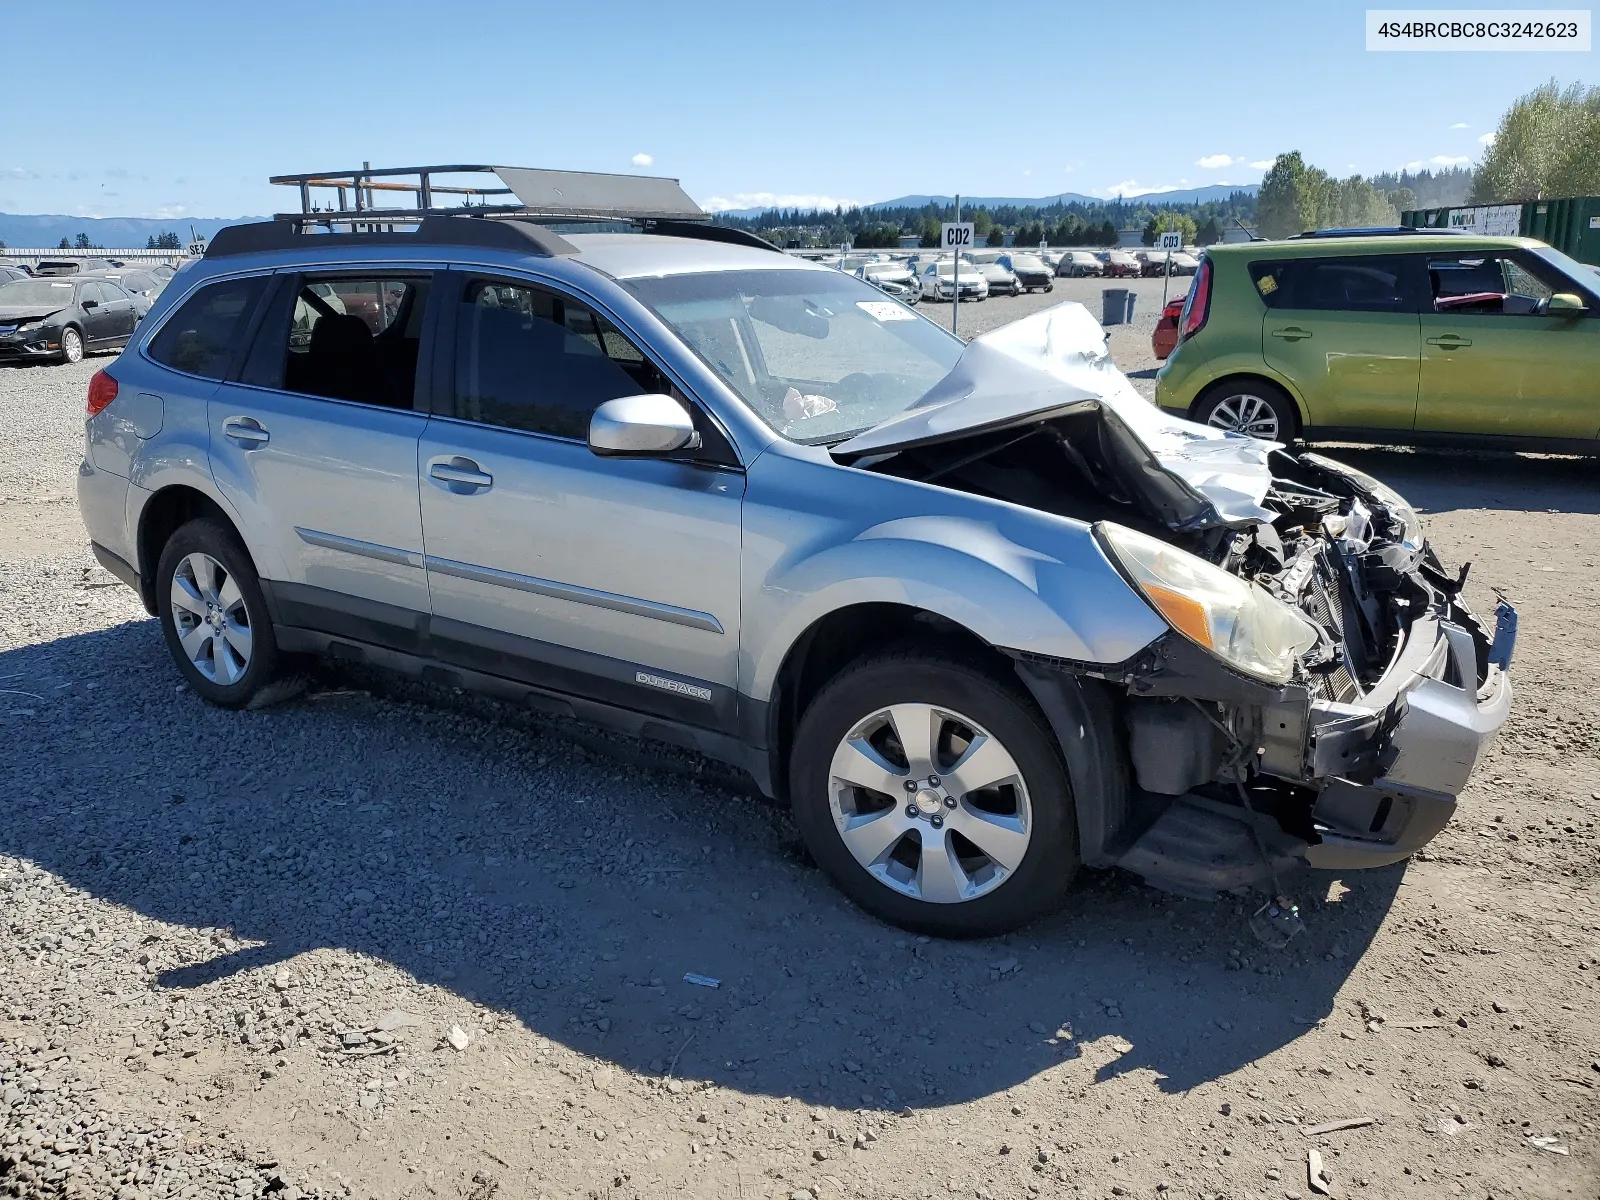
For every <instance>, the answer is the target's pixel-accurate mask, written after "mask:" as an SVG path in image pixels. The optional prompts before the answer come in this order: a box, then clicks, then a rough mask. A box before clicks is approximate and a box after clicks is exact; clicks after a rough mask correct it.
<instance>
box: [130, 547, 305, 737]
mask: <svg viewBox="0 0 1600 1200" xmlns="http://www.w3.org/2000/svg"><path fill="white" fill-rule="evenodd" d="M208 562H209V563H210V564H211V565H210V566H209V567H207V566H206V565H205V564H206V563H208ZM208 576H209V577H208ZM177 597H182V598H184V599H183V603H178V601H177V599H176V598H177ZM156 610H157V613H158V615H159V616H160V618H161V632H162V634H163V636H165V638H166V640H167V650H168V651H169V652H170V653H171V654H172V659H173V661H174V662H176V663H177V664H178V671H179V673H180V674H181V675H182V676H183V678H184V682H185V683H187V684H188V685H189V686H190V687H191V688H193V689H194V690H195V692H196V694H198V695H199V696H200V697H202V698H203V699H206V700H209V701H210V702H211V703H213V704H217V705H220V706H221V707H223V708H243V707H244V706H245V705H247V704H249V703H250V701H251V700H253V699H254V698H255V697H256V696H257V694H258V693H260V692H261V691H262V690H263V689H264V688H266V686H267V685H268V684H270V683H271V682H272V681H273V679H274V678H275V677H276V675H277V671H278V665H279V654H278V643H277V639H276V638H275V637H274V636H273V632H272V621H271V620H270V618H269V617H268V616H267V602H266V598H265V597H264V596H263V595H262V594H261V583H260V581H259V579H258V578H257V576H256V570H255V566H254V564H253V563H252V562H251V561H250V555H249V553H248V552H247V551H246V550H245V548H244V546H242V545H241V544H240V542H239V539H238V538H237V536H235V534H234V533H233V531H232V530H230V529H228V528H226V527H225V526H223V525H221V524H219V523H217V522H216V521H213V520H209V519H206V518H201V519H199V520H194V521H190V522H189V523H188V524H186V525H183V526H181V527H180V528H179V529H178V531H177V532H176V533H174V534H173V535H172V536H171V537H170V538H169V539H167V544H166V546H164V547H163V548H162V551H161V559H160V563H159V564H158V565H157V567H156ZM186 638H187V639H188V640H187V642H186V640H185V639H186ZM191 651H193V653H191Z"/></svg>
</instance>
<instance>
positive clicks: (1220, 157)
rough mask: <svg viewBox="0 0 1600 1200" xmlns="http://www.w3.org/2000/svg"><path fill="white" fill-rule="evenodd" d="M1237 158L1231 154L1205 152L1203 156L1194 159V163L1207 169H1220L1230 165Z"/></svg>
mask: <svg viewBox="0 0 1600 1200" xmlns="http://www.w3.org/2000/svg"><path fill="white" fill-rule="evenodd" d="M1237 161H1239V160H1237V159H1235V158H1234V157H1233V155H1231V154H1207V155H1206V156H1205V157H1204V158H1197V159H1195V160H1194V165H1195V166H1197V167H1204V168H1205V169H1206V170H1207V171H1220V170H1221V169H1222V168H1223V167H1228V166H1232V165H1233V164H1234V163H1235V162H1237Z"/></svg>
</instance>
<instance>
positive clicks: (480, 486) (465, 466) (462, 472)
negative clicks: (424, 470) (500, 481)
mask: <svg viewBox="0 0 1600 1200" xmlns="http://www.w3.org/2000/svg"><path fill="white" fill-rule="evenodd" d="M428 477H429V478H430V479H432V480H433V481H434V482H435V483H439V484H442V485H443V486H444V488H445V490H446V491H451V492H454V493H456V495H458V496H469V495H471V494H473V493H474V492H486V491H488V490H489V489H490V488H492V487H493V486H494V476H493V475H490V474H489V473H488V472H487V471H484V470H483V469H482V468H481V467H479V466H478V464H477V463H475V462H473V461H472V460H471V459H470V458H461V457H452V458H436V459H434V460H433V461H432V462H430V463H429V464H428Z"/></svg>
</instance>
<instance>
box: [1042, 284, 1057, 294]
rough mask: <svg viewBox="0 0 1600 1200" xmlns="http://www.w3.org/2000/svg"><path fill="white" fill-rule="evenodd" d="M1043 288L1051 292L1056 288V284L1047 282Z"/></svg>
mask: <svg viewBox="0 0 1600 1200" xmlns="http://www.w3.org/2000/svg"><path fill="white" fill-rule="evenodd" d="M1044 290H1045V291H1047V292H1053V291H1055V290H1056V285H1055V284H1053V283H1047V284H1045V285H1044Z"/></svg>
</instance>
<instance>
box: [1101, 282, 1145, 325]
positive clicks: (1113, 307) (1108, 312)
mask: <svg viewBox="0 0 1600 1200" xmlns="http://www.w3.org/2000/svg"><path fill="white" fill-rule="evenodd" d="M1137 299H1138V296H1136V295H1135V294H1134V293H1133V291H1132V290H1131V289H1129V288H1105V289H1104V290H1102V291H1101V293H1100V301H1101V304H1102V305H1103V306H1104V309H1105V312H1104V313H1103V314H1102V317H1101V321H1100V324H1102V325H1127V324H1130V323H1132V321H1133V302H1134V301H1135V300H1137Z"/></svg>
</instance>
